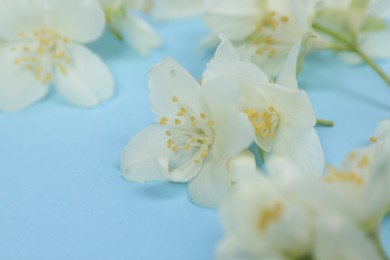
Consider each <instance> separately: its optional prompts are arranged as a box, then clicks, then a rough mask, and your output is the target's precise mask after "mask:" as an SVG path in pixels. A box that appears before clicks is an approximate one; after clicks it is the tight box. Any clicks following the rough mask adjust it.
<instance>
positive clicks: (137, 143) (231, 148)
mask: <svg viewBox="0 0 390 260" xmlns="http://www.w3.org/2000/svg"><path fill="white" fill-rule="evenodd" d="M205 3H206V5H205V10H206V14H205V23H206V25H207V26H208V27H209V28H210V29H211V30H212V32H213V33H214V34H215V35H218V38H217V37H216V36H215V35H214V36H212V37H210V38H208V40H211V41H212V42H217V41H216V39H217V40H218V41H220V43H219V45H218V47H217V49H216V52H215V55H214V57H213V58H212V59H211V60H210V62H209V63H208V64H207V67H206V70H205V71H204V72H203V75H202V78H201V80H200V82H197V81H196V80H195V79H194V78H193V77H192V76H191V75H190V74H189V73H188V72H187V71H186V70H185V69H184V68H182V67H181V66H180V65H178V64H177V63H176V62H174V61H172V60H171V59H168V58H167V59H166V60H164V61H162V62H161V63H160V64H158V65H157V66H155V67H154V68H153V69H152V70H151V72H150V81H149V88H150V101H151V104H152V107H153V110H154V112H155V114H156V117H157V119H156V123H155V124H154V125H152V126H150V127H148V128H146V129H144V130H142V131H141V132H140V133H138V134H137V135H136V136H134V138H133V139H132V140H131V141H130V143H129V144H128V145H127V147H126V149H125V151H124V153H123V155H122V161H121V168H122V171H123V176H124V178H125V179H126V180H129V181H135V182H147V181H156V180H159V181H173V182H182V183H188V193H189V196H190V198H191V199H192V200H193V201H194V202H195V203H197V204H199V205H201V206H205V207H218V208H220V210H221V214H222V219H223V224H224V227H225V232H226V237H225V239H224V240H223V241H222V242H221V243H220V245H219V247H218V250H217V256H218V258H219V259H223V260H226V259H232V260H233V259H237V260H238V259H320V260H328V259H347V260H349V259H351V260H356V259H357V260H359V259H361V260H364V259H385V258H386V256H385V254H384V252H383V250H382V247H381V244H380V240H379V237H378V228H379V225H380V222H381V220H382V218H383V216H384V214H387V213H388V212H389V211H390V189H388V187H389V186H390V162H388V159H387V156H388V155H389V154H390V121H388V120H387V121H384V122H382V123H381V124H380V125H379V127H378V130H377V133H376V135H375V136H373V137H371V139H370V140H371V141H372V144H371V145H370V146H368V147H365V148H362V149H358V150H355V151H352V152H351V153H350V154H349V155H348V157H347V158H346V159H345V161H344V162H343V164H342V166H341V167H340V168H339V169H336V168H334V167H332V166H329V167H328V169H327V172H326V173H325V174H324V165H325V163H324V155H323V151H322V148H321V144H320V140H319V137H318V135H317V133H316V130H315V128H314V127H315V126H316V125H317V124H318V123H319V121H318V120H317V119H316V116H315V114H314V111H313V108H312V106H311V103H310V100H309V98H308V96H307V94H306V93H305V92H304V91H303V90H301V89H299V84H298V81H297V74H298V72H299V71H300V69H301V67H302V63H303V58H304V56H305V55H306V54H307V53H309V52H312V51H315V50H320V49H332V50H336V51H339V52H340V56H341V57H342V58H343V59H344V60H346V61H348V62H360V61H361V60H364V61H365V62H367V63H368V64H369V65H371V66H372V67H373V68H374V69H375V70H376V71H377V72H378V74H379V75H381V76H382V77H383V78H384V79H385V80H386V81H387V82H388V83H389V84H390V80H389V79H388V77H387V75H386V74H384V73H383V72H382V71H381V70H380V69H379V68H378V67H377V66H376V65H375V64H374V63H373V62H372V60H371V58H377V57H390V56H389V54H390V53H388V48H384V45H385V44H388V41H386V37H389V35H390V30H389V28H388V26H387V24H386V22H385V19H386V15H388V14H389V11H390V2H389V1H380V0H378V1H376V0H375V1H374V0H373V1H368V0H367V1H364V0H345V1H321V0H273V1H267V0H260V1H259V0H243V1H236V0H206V1H205ZM379 9H380V12H377V11H378V10H379ZM254 146H255V147H257V149H255V150H254V149H253V147H254ZM256 156H257V157H258V159H259V158H261V159H262V160H263V161H264V162H265V168H266V169H267V171H266V174H264V173H262V171H260V170H259V165H258V163H256V159H255V158H256Z"/></svg>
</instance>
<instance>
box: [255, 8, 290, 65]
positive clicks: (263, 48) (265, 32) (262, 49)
mask: <svg viewBox="0 0 390 260" xmlns="http://www.w3.org/2000/svg"><path fill="white" fill-rule="evenodd" d="M288 21H289V18H288V17H287V16H284V15H283V16H281V15H278V13H277V12H275V11H270V12H268V13H266V14H265V15H264V17H263V18H262V19H261V20H260V21H259V23H258V25H257V29H256V31H255V33H254V34H253V35H252V36H251V41H252V43H253V44H254V45H255V46H257V47H258V48H257V49H256V54H258V55H266V56H267V57H268V58H273V57H274V56H275V55H276V48H275V44H276V43H277V40H276V39H275V37H273V34H274V33H275V31H276V30H277V29H278V28H279V27H280V25H283V24H286V23H287V22H288Z"/></svg>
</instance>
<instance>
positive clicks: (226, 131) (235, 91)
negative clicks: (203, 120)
mask: <svg viewBox="0 0 390 260" xmlns="http://www.w3.org/2000/svg"><path fill="white" fill-rule="evenodd" d="M239 95H240V93H239V88H238V86H237V85H236V84H235V83H234V82H233V81H232V80H230V79H228V78H218V79H215V80H211V81H208V82H206V83H205V84H204V85H203V86H202V92H201V101H202V104H204V107H205V110H206V111H207V110H208V111H209V114H210V118H212V119H213V120H215V124H216V125H215V132H214V145H213V149H217V153H218V155H219V156H220V159H222V160H227V159H229V158H231V157H232V156H235V155H237V154H239V153H240V152H241V151H243V150H245V149H246V148H248V147H249V145H250V144H251V143H252V141H253V136H254V130H253V127H252V125H251V124H250V122H249V120H248V118H247V116H246V115H245V114H243V113H241V112H240V110H239V106H238V105H239V104H238V101H239Z"/></svg>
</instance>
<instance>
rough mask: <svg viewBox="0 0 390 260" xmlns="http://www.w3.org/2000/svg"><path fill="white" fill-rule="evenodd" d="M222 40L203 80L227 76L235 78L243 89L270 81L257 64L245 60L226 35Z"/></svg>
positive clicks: (252, 87)
mask: <svg viewBox="0 0 390 260" xmlns="http://www.w3.org/2000/svg"><path fill="white" fill-rule="evenodd" d="M221 40H222V42H221V44H220V45H219V47H218V48H217V50H216V53H215V58H214V59H212V60H211V61H210V62H209V63H208V64H207V68H206V70H205V71H204V73H203V82H207V81H209V80H212V79H215V78H218V77H221V76H226V77H230V78H232V79H234V80H235V81H236V82H237V84H239V86H240V88H241V89H242V90H243V91H245V90H248V89H249V90H251V89H254V88H256V87H258V86H259V85H260V84H261V83H268V82H269V79H268V76H267V75H266V74H265V73H264V72H263V71H262V70H261V69H260V68H259V67H258V66H257V65H255V64H253V63H251V62H247V61H244V59H243V58H242V57H241V55H240V53H239V52H238V50H237V49H236V48H234V46H233V45H232V43H231V42H230V41H229V40H227V39H226V38H225V37H224V36H221Z"/></svg>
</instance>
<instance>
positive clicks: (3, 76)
mask: <svg viewBox="0 0 390 260" xmlns="http://www.w3.org/2000/svg"><path fill="white" fill-rule="evenodd" d="M17 54H18V52H17V51H16V52H14V51H12V50H11V46H10V45H9V44H4V45H1V46H0V57H1V59H0V71H1V73H0V108H1V109H2V110H6V111H16V110H19V109H22V108H24V107H27V106H29V105H31V104H32V103H34V102H36V101H37V100H39V99H41V98H43V97H44V96H45V95H46V94H47V92H48V86H46V85H44V84H42V82H40V81H38V80H36V79H35V74H34V73H32V72H30V71H28V70H27V69H26V68H24V67H23V65H15V64H14V60H15V58H16V55H17ZM19 56H20V55H19Z"/></svg>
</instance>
